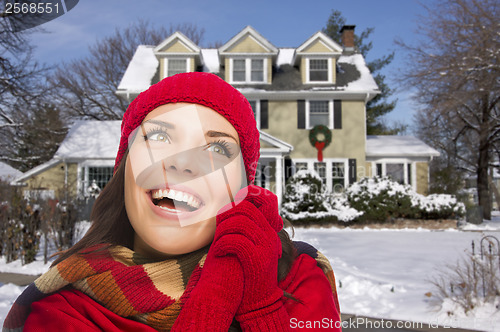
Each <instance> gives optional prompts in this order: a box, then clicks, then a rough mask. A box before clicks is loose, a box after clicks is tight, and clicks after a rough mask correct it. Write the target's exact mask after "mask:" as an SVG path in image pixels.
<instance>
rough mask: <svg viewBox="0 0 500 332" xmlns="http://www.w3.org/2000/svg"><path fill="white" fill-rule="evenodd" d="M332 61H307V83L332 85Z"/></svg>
mask: <svg viewBox="0 0 500 332" xmlns="http://www.w3.org/2000/svg"><path fill="white" fill-rule="evenodd" d="M330 68H331V60H330V59H307V83H331V82H332V75H331V70H330Z"/></svg>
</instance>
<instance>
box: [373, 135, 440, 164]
mask: <svg viewBox="0 0 500 332" xmlns="http://www.w3.org/2000/svg"><path fill="white" fill-rule="evenodd" d="M438 156H439V152H438V151H437V150H435V149H433V148H431V147H430V146H428V145H427V144H425V143H424V142H422V141H421V140H419V139H418V138H416V137H414V136H395V135H380V136H367V137H366V157H392V158H394V157H438Z"/></svg>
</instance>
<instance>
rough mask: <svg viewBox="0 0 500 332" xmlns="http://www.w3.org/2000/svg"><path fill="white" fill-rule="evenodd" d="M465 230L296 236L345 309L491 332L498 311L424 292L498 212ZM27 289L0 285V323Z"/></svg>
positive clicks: (495, 224)
mask: <svg viewBox="0 0 500 332" xmlns="http://www.w3.org/2000/svg"><path fill="white" fill-rule="evenodd" d="M465 228H466V229H474V231H459V230H456V229H450V230H445V231H429V230H423V229H413V230H410V229H404V230H384V229H382V230H370V229H362V230H360V229H358V230H354V229H338V228H308V229H304V228H296V229H295V237H294V239H295V240H302V241H306V242H309V243H311V244H312V245H314V246H315V247H317V248H318V249H320V250H321V251H322V252H323V253H324V254H325V255H326V256H327V257H328V258H329V259H330V261H331V262H332V265H333V267H334V271H335V274H336V278H337V284H338V286H337V287H338V292H339V300H340V305H341V309H342V312H344V313H349V314H356V315H366V316H371V317H380V318H387V319H389V318H390V319H396V320H411V321H419V322H424V323H431V324H434V325H436V324H440V325H448V326H453V327H463V328H470V329H477V330H487V331H495V326H497V329H496V330H497V331H498V326H500V309H497V308H495V307H493V306H482V307H479V308H477V310H476V311H475V312H474V314H475V317H472V316H465V315H463V314H460V313H459V312H458V311H455V316H452V317H449V316H447V314H446V312H447V311H449V310H453V308H450V307H449V306H447V307H446V308H442V309H441V310H440V311H439V310H438V311H432V309H431V307H430V306H429V304H428V303H429V298H428V297H427V296H426V295H425V294H426V293H427V292H434V291H435V290H434V288H433V286H432V285H431V284H430V283H429V282H428V280H429V279H431V278H432V277H433V276H436V275H437V274H439V271H441V270H442V269H443V268H444V267H445V266H446V265H447V264H453V263H455V262H456V261H457V260H458V259H459V258H460V257H461V256H462V255H463V254H464V251H465V250H469V251H470V248H471V242H472V241H473V240H474V241H475V242H476V248H477V247H478V246H479V240H480V239H481V238H482V237H483V236H484V235H486V234H490V235H494V236H496V237H497V238H500V215H499V214H495V216H494V220H493V221H491V222H488V223H487V224H486V225H481V226H474V227H473V226H471V225H467V226H466V227H465ZM481 228H483V229H485V231H481ZM46 268H47V267H46V266H43V264H41V263H39V262H36V263H33V264H30V265H29V266H25V267H21V266H19V264H17V263H12V264H5V262H4V261H0V271H2V272H18V273H32V274H36V273H40V272H42V271H43V270H44V269H46ZM340 283H341V285H342V286H341V287H340ZM23 289H24V288H23V287H18V286H14V285H11V284H8V285H0V322H3V320H4V318H5V315H6V314H7V312H8V310H9V308H10V306H11V304H12V302H13V301H14V299H15V298H16V297H17V295H18V294H20V293H21V291H22V290H23Z"/></svg>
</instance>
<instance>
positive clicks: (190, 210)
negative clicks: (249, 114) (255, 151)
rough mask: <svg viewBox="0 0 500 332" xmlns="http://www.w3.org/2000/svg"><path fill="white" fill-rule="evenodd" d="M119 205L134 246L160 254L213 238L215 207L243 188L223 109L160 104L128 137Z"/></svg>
mask: <svg viewBox="0 0 500 332" xmlns="http://www.w3.org/2000/svg"><path fill="white" fill-rule="evenodd" d="M130 137H131V138H130V140H129V153H128V157H127V160H126V167H125V207H126V210H127V215H128V218H129V220H130V223H131V224H132V227H133V228H134V231H135V237H134V250H136V251H137V252H139V253H141V254H143V255H146V256H149V257H156V258H162V257H167V256H169V255H178V254H184V253H188V252H192V251H195V250H198V249H200V248H202V247H204V246H206V245H208V244H209V243H210V242H211V241H212V240H213V237H214V233H215V221H216V216H217V212H218V211H219V210H220V209H221V208H222V207H223V206H225V205H226V204H229V203H231V201H232V198H233V197H234V195H236V192H238V190H239V189H240V188H242V187H243V186H245V184H244V183H242V182H243V180H242V179H244V178H245V177H244V176H243V175H244V168H243V167H242V166H243V163H242V159H241V153H240V150H239V137H238V133H237V132H236V130H235V129H234V127H233V126H232V125H231V124H230V123H229V121H227V120H226V119H225V118H224V117H223V116H222V115H220V114H219V113H217V112H216V111H214V110H212V109H211V108H209V107H205V106H202V105H197V104H188V103H175V104H165V105H162V106H160V107H157V108H156V109H154V110H153V111H152V112H150V113H149V114H148V115H147V116H146V118H145V119H144V121H143V123H142V124H141V126H140V127H139V128H137V130H136V132H135V133H133V134H131V135H130Z"/></svg>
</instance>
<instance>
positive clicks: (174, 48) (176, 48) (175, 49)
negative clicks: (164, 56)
mask: <svg viewBox="0 0 500 332" xmlns="http://www.w3.org/2000/svg"><path fill="white" fill-rule="evenodd" d="M160 52H165V53H193V51H192V50H190V49H189V48H187V47H186V46H185V45H184V44H183V43H181V42H180V41H179V40H178V41H176V42H175V43H173V44H170V45H167V46H166V47H165V48H163V49H162V50H160Z"/></svg>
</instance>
